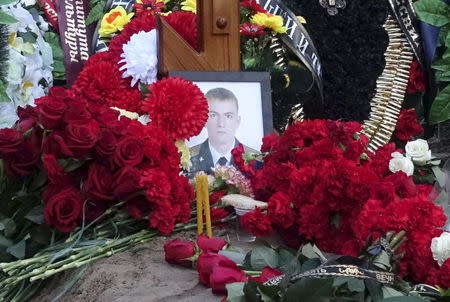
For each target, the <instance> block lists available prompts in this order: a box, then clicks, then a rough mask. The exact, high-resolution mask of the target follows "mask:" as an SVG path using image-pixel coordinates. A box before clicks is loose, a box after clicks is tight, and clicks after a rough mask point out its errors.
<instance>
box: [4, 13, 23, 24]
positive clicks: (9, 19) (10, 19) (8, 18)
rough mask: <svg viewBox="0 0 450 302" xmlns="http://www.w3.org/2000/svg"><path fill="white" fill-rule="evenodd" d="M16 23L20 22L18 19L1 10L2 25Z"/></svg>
mask: <svg viewBox="0 0 450 302" xmlns="http://www.w3.org/2000/svg"><path fill="white" fill-rule="evenodd" d="M16 22H19V21H17V19H16V18H14V17H13V16H11V15H8V14H7V13H5V12H4V11H2V10H0V24H13V23H16Z"/></svg>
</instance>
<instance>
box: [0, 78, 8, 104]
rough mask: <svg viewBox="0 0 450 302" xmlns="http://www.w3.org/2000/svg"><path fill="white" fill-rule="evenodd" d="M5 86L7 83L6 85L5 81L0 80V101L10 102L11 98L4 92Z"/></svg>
mask: <svg viewBox="0 0 450 302" xmlns="http://www.w3.org/2000/svg"><path fill="white" fill-rule="evenodd" d="M7 86H8V85H6V83H4V82H3V81H0V103H4V102H11V99H10V98H9V96H8V95H7V94H6V87H7Z"/></svg>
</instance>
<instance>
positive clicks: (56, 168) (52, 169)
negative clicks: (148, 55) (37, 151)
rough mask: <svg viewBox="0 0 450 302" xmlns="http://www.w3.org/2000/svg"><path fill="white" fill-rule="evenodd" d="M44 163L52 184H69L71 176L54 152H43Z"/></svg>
mask: <svg viewBox="0 0 450 302" xmlns="http://www.w3.org/2000/svg"><path fill="white" fill-rule="evenodd" d="M42 165H43V166H44V170H45V172H46V173H47V177H48V179H49V180H50V182H51V183H52V184H68V182H69V179H70V177H69V176H68V175H67V173H65V172H64V168H63V167H62V166H60V165H59V164H58V162H57V161H56V157H55V156H54V155H53V154H43V155H42Z"/></svg>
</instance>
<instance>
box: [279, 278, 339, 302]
mask: <svg viewBox="0 0 450 302" xmlns="http://www.w3.org/2000/svg"><path fill="white" fill-rule="evenodd" d="M333 291H334V288H333V279H330V278H320V279H319V278H304V279H301V280H300V281H298V282H296V283H295V284H293V285H292V286H290V287H289V288H288V290H287V291H286V301H287V302H298V301H308V302H327V301H329V300H330V298H331V297H332V295H333Z"/></svg>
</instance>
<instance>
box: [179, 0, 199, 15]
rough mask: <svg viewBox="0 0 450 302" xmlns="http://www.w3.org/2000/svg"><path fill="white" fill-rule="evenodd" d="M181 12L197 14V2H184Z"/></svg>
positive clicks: (195, 0) (188, 0) (189, 0)
mask: <svg viewBox="0 0 450 302" xmlns="http://www.w3.org/2000/svg"><path fill="white" fill-rule="evenodd" d="M181 10H184V11H186V12H193V13H194V14H196V13H197V0H184V1H183V2H181Z"/></svg>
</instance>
